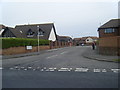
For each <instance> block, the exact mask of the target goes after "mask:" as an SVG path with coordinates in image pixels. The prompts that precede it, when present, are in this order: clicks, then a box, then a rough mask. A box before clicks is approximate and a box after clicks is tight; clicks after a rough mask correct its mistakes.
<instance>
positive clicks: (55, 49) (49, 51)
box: [47, 49, 58, 52]
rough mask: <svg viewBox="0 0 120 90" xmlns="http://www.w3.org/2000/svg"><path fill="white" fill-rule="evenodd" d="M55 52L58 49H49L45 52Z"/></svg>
mask: <svg viewBox="0 0 120 90" xmlns="http://www.w3.org/2000/svg"><path fill="white" fill-rule="evenodd" d="M56 50H58V49H51V50H47V51H48V52H50V51H56Z"/></svg>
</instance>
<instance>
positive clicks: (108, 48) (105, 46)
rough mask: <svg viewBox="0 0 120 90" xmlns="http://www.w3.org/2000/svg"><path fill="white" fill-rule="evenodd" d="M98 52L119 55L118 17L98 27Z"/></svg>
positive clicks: (119, 25) (119, 20)
mask: <svg viewBox="0 0 120 90" xmlns="http://www.w3.org/2000/svg"><path fill="white" fill-rule="evenodd" d="M98 33H99V53H100V54H105V55H119V56H120V19H112V20H110V21H108V22H106V23H105V24H103V25H102V26H100V27H99V28H98Z"/></svg>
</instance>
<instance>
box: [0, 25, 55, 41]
mask: <svg viewBox="0 0 120 90" xmlns="http://www.w3.org/2000/svg"><path fill="white" fill-rule="evenodd" d="M1 27H2V26H1ZM38 35H39V38H40V39H46V40H51V41H56V40H57V34H56V30H55V26H54V24H53V23H45V24H29V25H17V26H16V27H15V28H10V27H5V28H3V29H2V30H1V31H0V36H1V37H6V38H8V37H9V38H10V37H14V38H36V39H37V38H38Z"/></svg>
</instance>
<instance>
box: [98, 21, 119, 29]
mask: <svg viewBox="0 0 120 90" xmlns="http://www.w3.org/2000/svg"><path fill="white" fill-rule="evenodd" d="M118 26H120V19H112V20H110V21H108V22H106V23H105V24H103V25H102V26H101V27H99V28H98V30H99V29H101V28H113V27H114V28H115V27H118Z"/></svg>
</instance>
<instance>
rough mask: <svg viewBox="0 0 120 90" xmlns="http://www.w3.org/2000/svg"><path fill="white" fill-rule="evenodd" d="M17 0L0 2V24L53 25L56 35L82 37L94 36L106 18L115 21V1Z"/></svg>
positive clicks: (116, 9) (116, 11)
mask: <svg viewBox="0 0 120 90" xmlns="http://www.w3.org/2000/svg"><path fill="white" fill-rule="evenodd" d="M18 1H19V0H17V2H15V0H12V2H10V0H4V1H3V0H2V2H1V3H0V13H1V14H0V15H2V16H1V17H0V23H1V24H4V25H7V26H11V27H14V26H15V25H18V24H28V23H29V24H39V23H45V22H54V24H55V27H56V31H57V34H58V35H67V36H72V37H83V36H97V34H98V32H97V29H98V27H99V26H100V25H102V24H104V23H105V22H107V21H109V20H110V19H115V18H118V0H112V1H108V0H106V1H103V0H102V2H99V0H98V2H96V1H94V0H92V1H91V2H90V1H89V2H88V1H85V2H84V1H80V2H78V1H77V2H76V0H72V2H71V1H66V2H64V1H65V0H62V1H59V0H58V1H59V2H55V1H54V0H53V1H52V2H49V1H45V2H44V1H43V2H42V1H41V2H39V1H36V0H31V2H30V1H29V2H28V1H25V0H24V1H23V0H21V2H18ZM113 1H114V2H113ZM1 7H2V8H1ZM1 10H2V11H1Z"/></svg>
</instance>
